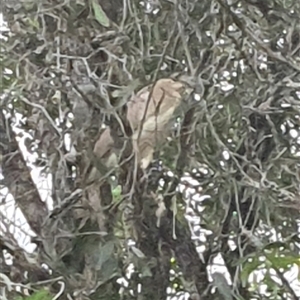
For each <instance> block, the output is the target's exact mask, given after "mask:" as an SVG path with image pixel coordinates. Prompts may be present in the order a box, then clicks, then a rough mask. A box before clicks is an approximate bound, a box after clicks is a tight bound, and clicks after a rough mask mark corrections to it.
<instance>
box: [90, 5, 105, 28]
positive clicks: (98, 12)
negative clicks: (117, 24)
mask: <svg viewBox="0 0 300 300" xmlns="http://www.w3.org/2000/svg"><path fill="white" fill-rule="evenodd" d="M92 6H93V10H94V14H95V18H96V20H97V21H98V22H99V23H100V24H101V25H102V26H104V27H109V19H108V17H107V16H106V13H105V12H104V11H103V9H102V7H101V6H100V5H99V3H98V2H97V0H92Z"/></svg>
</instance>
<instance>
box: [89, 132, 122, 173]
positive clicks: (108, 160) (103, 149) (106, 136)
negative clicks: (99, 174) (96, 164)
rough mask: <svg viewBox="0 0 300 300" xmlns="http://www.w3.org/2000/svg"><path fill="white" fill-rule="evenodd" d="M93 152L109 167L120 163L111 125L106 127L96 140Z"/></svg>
mask: <svg viewBox="0 0 300 300" xmlns="http://www.w3.org/2000/svg"><path fill="white" fill-rule="evenodd" d="M93 153H94V155H95V156H96V158H97V159H99V160H100V161H101V162H102V163H103V164H104V165H105V166H106V168H108V169H111V168H115V167H116V166H117V165H118V156H117V149H116V147H115V142H114V139H113V137H112V135H111V130H110V128H109V127H107V128H105V129H104V131H103V132H102V133H101V135H100V137H99V138H98V140H97V141H96V143H95V145H94V150H93Z"/></svg>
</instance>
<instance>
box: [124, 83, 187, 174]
mask: <svg viewBox="0 0 300 300" xmlns="http://www.w3.org/2000/svg"><path fill="white" fill-rule="evenodd" d="M191 91H192V89H191V88H188V87H187V85H186V84H185V83H184V82H182V81H178V80H175V79H172V78H162V79H159V80H158V81H156V82H155V83H154V84H150V85H148V86H146V87H144V88H142V89H141V90H140V91H139V92H137V93H136V95H134V96H132V97H131V99H130V100H129V101H128V103H127V120H128V122H129V124H130V126H131V129H132V137H131V138H132V144H133V149H134V152H135V154H136V156H137V160H138V162H139V165H140V167H141V169H143V170H145V169H147V167H148V166H149V164H150V163H151V161H152V160H153V153H154V149H155V147H156V146H157V145H159V144H160V143H162V142H163V141H164V140H165V139H166V137H167V135H168V132H169V130H168V129H169V125H170V121H171V119H172V118H173V116H174V113H175V110H176V109H177V108H178V107H179V106H180V104H181V102H182V100H183V99H184V98H185V97H184V94H190V93H191Z"/></svg>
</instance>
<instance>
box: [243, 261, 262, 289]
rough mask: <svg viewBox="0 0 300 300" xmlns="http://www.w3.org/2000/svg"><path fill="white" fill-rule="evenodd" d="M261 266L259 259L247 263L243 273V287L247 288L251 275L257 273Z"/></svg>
mask: <svg viewBox="0 0 300 300" xmlns="http://www.w3.org/2000/svg"><path fill="white" fill-rule="evenodd" d="M261 264H262V262H260V261H259V259H258V258H254V259H253V260H252V261H250V262H249V261H247V262H246V263H245V265H244V267H243V270H242V272H241V281H242V286H243V287H245V286H247V283H248V278H249V275H250V274H251V273H252V272H253V271H255V270H256V269H257V268H258V267H259V266H260V265H261Z"/></svg>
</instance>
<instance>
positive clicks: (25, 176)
mask: <svg viewBox="0 0 300 300" xmlns="http://www.w3.org/2000/svg"><path fill="white" fill-rule="evenodd" d="M6 121H7V120H6V118H5V116H4V114H3V112H2V111H0V141H1V143H0V149H1V153H2V155H3V159H2V173H3V176H4V181H3V182H4V184H5V186H6V187H7V188H8V189H9V191H10V193H11V194H12V196H13V197H14V199H15V201H16V203H17V205H18V206H19V208H20V209H21V211H22V213H23V214H24V217H25V218H26V220H27V222H28V224H29V225H30V227H31V229H32V230H33V231H34V232H35V233H36V234H37V235H40V233H41V225H42V223H43V221H44V220H45V218H46V216H47V214H48V210H47V206H46V204H45V203H44V202H43V201H42V200H41V198H40V195H39V192H38V190H37V188H36V186H35V184H34V182H33V180H32V178H31V175H30V171H29V169H28V167H27V165H26V162H25V160H24V157H23V155H22V152H21V150H20V148H19V145H18V142H17V140H16V135H15V133H14V131H13V130H12V128H11V124H9V123H10V122H9V121H10V120H8V122H6Z"/></svg>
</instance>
